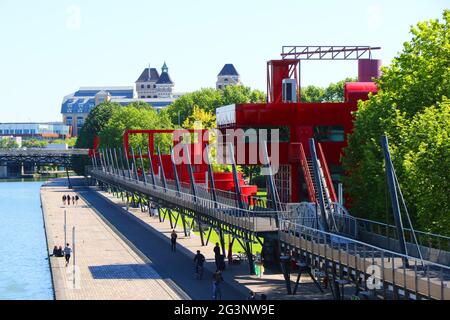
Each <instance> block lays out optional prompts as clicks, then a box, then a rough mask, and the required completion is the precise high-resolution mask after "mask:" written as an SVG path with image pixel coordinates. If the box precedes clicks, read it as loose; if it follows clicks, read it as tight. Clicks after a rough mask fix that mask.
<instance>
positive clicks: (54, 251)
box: [51, 246, 58, 257]
mask: <svg viewBox="0 0 450 320" xmlns="http://www.w3.org/2000/svg"><path fill="white" fill-rule="evenodd" d="M51 256H53V257H57V256H58V246H54V247H53V254H51Z"/></svg>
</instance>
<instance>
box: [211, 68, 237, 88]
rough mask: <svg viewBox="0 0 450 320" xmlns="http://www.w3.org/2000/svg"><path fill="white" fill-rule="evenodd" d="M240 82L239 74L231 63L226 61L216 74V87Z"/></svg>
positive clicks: (224, 86)
mask: <svg viewBox="0 0 450 320" xmlns="http://www.w3.org/2000/svg"><path fill="white" fill-rule="evenodd" d="M239 84H241V76H240V75H239V73H238V72H237V70H236V68H235V67H234V65H233V64H231V63H227V64H225V65H224V66H223V68H222V70H221V71H220V72H219V74H218V75H217V82H216V89H225V88H226V87H227V86H233V85H239Z"/></svg>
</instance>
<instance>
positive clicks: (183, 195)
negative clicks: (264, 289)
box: [88, 168, 278, 232]
mask: <svg viewBox="0 0 450 320" xmlns="http://www.w3.org/2000/svg"><path fill="white" fill-rule="evenodd" d="M88 172H90V174H91V175H94V176H96V178H101V177H103V178H106V180H109V181H111V182H114V183H117V184H125V185H127V186H131V187H132V188H133V189H134V190H136V191H140V192H144V193H148V194H150V195H153V196H155V197H157V198H159V199H162V200H166V201H168V202H171V203H173V204H176V205H179V206H181V207H184V208H189V209H191V210H194V211H197V212H201V213H203V214H207V215H209V216H211V217H214V218H216V219H219V220H222V221H224V222H227V223H229V224H233V225H236V226H238V227H240V228H244V229H247V230H249V231H253V232H258V231H276V230H277V214H278V212H276V211H267V210H264V211H255V210H247V209H240V208H237V207H235V206H230V205H227V204H224V203H221V202H218V201H213V200H211V199H210V198H209V197H202V196H205V195H204V194H203V193H198V194H197V195H196V196H194V195H193V194H192V192H191V189H190V188H189V189H188V188H187V187H186V186H180V191H178V190H177V189H176V185H175V183H174V182H172V181H170V182H169V181H167V187H166V188H164V187H163V186H161V185H160V184H161V183H160V182H157V183H156V184H155V185H153V184H152V182H150V181H151V180H147V182H145V181H142V180H141V179H138V180H136V177H135V175H134V176H133V175H131V178H130V176H129V175H128V171H127V170H120V169H116V170H115V171H113V172H111V171H110V172H108V171H106V170H100V169H93V168H90V169H88ZM156 181H158V179H156ZM197 187H200V186H198V185H196V191H198V190H200V189H201V188H199V189H197Z"/></svg>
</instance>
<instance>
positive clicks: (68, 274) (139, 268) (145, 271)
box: [41, 179, 187, 300]
mask: <svg viewBox="0 0 450 320" xmlns="http://www.w3.org/2000/svg"><path fill="white" fill-rule="evenodd" d="M63 194H71V195H75V194H76V193H75V192H74V191H73V190H68V189H67V188H66V180H65V179H56V180H53V181H52V182H50V183H47V184H46V185H44V186H43V187H42V189H41V200H42V207H43V212H44V219H45V228H46V234H47V241H48V247H49V252H52V251H53V247H54V245H58V246H59V245H61V246H63V247H64V227H63V226H64V210H66V212H67V225H68V228H67V229H68V230H67V242H69V243H70V244H71V245H72V226H75V228H76V231H75V235H76V241H75V245H76V246H75V256H76V266H77V268H76V270H78V272H79V273H78V275H79V277H75V279H76V281H75V285H74V284H73V281H72V280H73V277H72V275H73V273H72V270H73V269H72V268H71V267H69V268H67V267H65V261H64V258H56V257H50V263H51V270H52V276H53V282H54V287H55V296H56V299H57V300H64V299H68V300H95V299H102V300H110V299H111V300H113V299H123V300H128V299H130V300H143V299H164V300H166V299H171V300H172V299H177V300H178V299H186V298H187V296H186V295H185V294H184V293H183V292H182V291H181V290H180V289H179V288H177V286H176V285H174V283H173V282H172V281H171V280H170V279H168V278H167V277H165V276H164V275H162V273H159V272H157V271H156V270H155V268H154V266H153V263H152V262H151V261H150V260H148V259H146V258H143V257H142V256H139V255H138V254H137V253H136V252H135V251H134V250H132V248H131V247H130V245H129V244H127V242H126V240H123V239H121V238H120V237H119V236H118V235H117V234H116V233H115V232H114V231H113V230H112V229H111V228H110V227H109V226H108V225H107V224H106V223H105V222H104V221H103V220H102V219H101V218H100V217H99V216H98V215H97V213H96V212H95V211H94V210H92V209H91V208H90V207H89V206H88V205H87V204H86V203H85V202H84V201H83V199H80V200H79V201H78V205H75V206H73V205H70V206H63V205H62V201H61V197H62V195H63ZM72 262H73V259H72V260H71V263H72ZM71 265H72V264H71Z"/></svg>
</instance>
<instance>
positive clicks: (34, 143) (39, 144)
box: [22, 138, 48, 148]
mask: <svg viewBox="0 0 450 320" xmlns="http://www.w3.org/2000/svg"><path fill="white" fill-rule="evenodd" d="M47 145H48V141H47V140H38V139H35V138H32V139H26V140H23V141H22V147H26V148H45V146H47Z"/></svg>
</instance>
